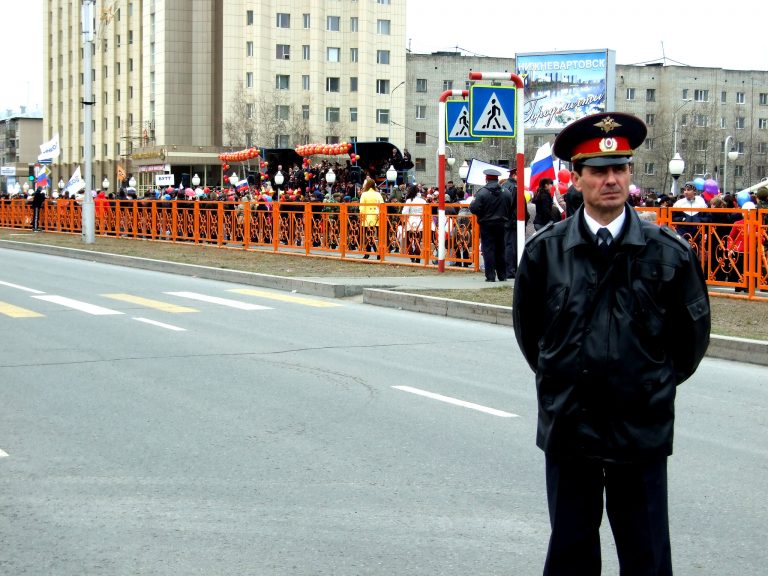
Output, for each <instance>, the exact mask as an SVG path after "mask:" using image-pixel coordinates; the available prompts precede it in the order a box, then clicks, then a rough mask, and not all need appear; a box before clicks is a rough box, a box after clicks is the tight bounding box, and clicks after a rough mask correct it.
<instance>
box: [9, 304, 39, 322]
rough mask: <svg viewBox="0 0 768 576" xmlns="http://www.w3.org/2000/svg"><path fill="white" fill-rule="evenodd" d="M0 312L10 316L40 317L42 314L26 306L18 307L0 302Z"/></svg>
mask: <svg viewBox="0 0 768 576" xmlns="http://www.w3.org/2000/svg"><path fill="white" fill-rule="evenodd" d="M0 314H5V315H6V316H10V317H11V318H40V317H41V316H42V314H39V313H38V312H35V311H33V310H27V309H26V308H19V307H18V306H14V305H13V304H8V303H6V302H0Z"/></svg>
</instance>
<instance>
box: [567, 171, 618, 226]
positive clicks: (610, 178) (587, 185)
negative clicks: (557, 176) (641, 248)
mask: <svg viewBox="0 0 768 576" xmlns="http://www.w3.org/2000/svg"><path fill="white" fill-rule="evenodd" d="M631 175H632V174H631V172H630V169H629V164H622V165H618V166H584V167H582V170H581V174H579V173H578V172H571V181H572V182H573V185H574V187H575V188H576V189H577V190H579V191H581V193H582V194H583V196H584V208H585V210H586V211H587V213H588V214H589V215H590V216H592V217H593V218H595V219H596V220H600V219H601V218H608V220H607V221H606V222H605V223H607V222H610V221H611V220H612V219H613V218H615V217H616V216H618V215H619V213H620V212H621V211H622V210H623V209H624V203H625V202H626V201H627V197H628V196H629V181H630V179H631Z"/></svg>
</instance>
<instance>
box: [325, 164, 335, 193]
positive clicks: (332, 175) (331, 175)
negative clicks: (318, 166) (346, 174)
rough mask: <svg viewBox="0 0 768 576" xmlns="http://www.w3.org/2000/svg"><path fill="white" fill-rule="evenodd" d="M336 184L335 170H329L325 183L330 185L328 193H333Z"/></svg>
mask: <svg viewBox="0 0 768 576" xmlns="http://www.w3.org/2000/svg"><path fill="white" fill-rule="evenodd" d="M335 182H336V172H334V171H333V168H328V172H326V173H325V183H326V184H328V192H333V185H334V183H335Z"/></svg>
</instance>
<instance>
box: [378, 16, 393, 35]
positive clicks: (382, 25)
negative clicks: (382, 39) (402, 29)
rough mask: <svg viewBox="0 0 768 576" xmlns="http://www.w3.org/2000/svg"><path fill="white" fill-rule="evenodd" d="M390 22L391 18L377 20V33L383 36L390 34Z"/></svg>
mask: <svg viewBox="0 0 768 576" xmlns="http://www.w3.org/2000/svg"><path fill="white" fill-rule="evenodd" d="M389 28H390V22H389V20H376V34H381V35H382V36H389Z"/></svg>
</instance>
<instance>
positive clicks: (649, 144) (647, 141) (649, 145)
mask: <svg viewBox="0 0 768 576" xmlns="http://www.w3.org/2000/svg"><path fill="white" fill-rule="evenodd" d="M654 144H655V143H654V140H653V138H646V139H645V149H646V150H653V147H654Z"/></svg>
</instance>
